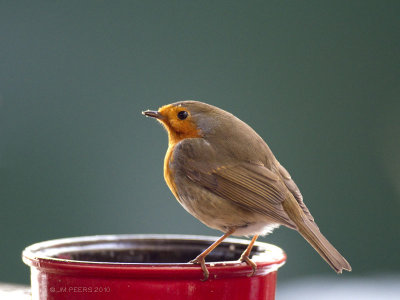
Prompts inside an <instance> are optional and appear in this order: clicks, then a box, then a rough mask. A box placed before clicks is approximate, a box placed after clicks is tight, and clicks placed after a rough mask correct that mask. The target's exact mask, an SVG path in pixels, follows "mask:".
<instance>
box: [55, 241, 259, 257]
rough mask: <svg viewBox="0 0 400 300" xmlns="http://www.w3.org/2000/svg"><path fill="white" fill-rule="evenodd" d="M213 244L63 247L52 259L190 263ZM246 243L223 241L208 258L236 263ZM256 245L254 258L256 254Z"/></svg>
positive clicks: (157, 243) (106, 244)
mask: <svg viewBox="0 0 400 300" xmlns="http://www.w3.org/2000/svg"><path fill="white" fill-rule="evenodd" d="M211 244H212V241H204V240H184V241H182V240H134V241H121V242H115V241H114V242H98V243H89V244H88V243H82V244H74V245H69V246H67V245H63V246H62V247H61V246H60V247H59V249H58V248H53V249H52V255H51V257H54V258H62V259H69V260H76V261H89V262H109V263H187V262H189V261H190V260H192V259H194V258H195V257H196V256H197V255H199V254H200V253H201V252H202V251H204V250H205V249H206V248H207V247H208V246H210V245H211ZM246 247H247V245H246V244H239V243H230V242H223V243H221V244H220V245H219V246H218V247H217V248H216V249H214V250H213V251H212V252H211V253H210V254H209V255H208V256H207V258H206V261H208V262H216V261H235V260H238V259H239V258H240V255H241V254H242V253H243V251H244V250H245V249H246ZM258 251H260V250H259V249H258V246H254V247H253V250H252V253H251V256H252V255H254V254H256V253H257V252H258Z"/></svg>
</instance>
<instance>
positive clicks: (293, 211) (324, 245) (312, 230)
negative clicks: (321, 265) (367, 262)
mask: <svg viewBox="0 0 400 300" xmlns="http://www.w3.org/2000/svg"><path fill="white" fill-rule="evenodd" d="M282 204H283V208H284V210H285V211H286V213H287V214H288V216H289V217H290V219H291V220H292V221H293V222H294V224H295V225H296V227H297V230H298V231H299V233H300V234H301V235H302V236H303V237H304V238H305V239H306V240H307V242H308V243H309V244H310V245H311V246H312V247H313V248H314V249H315V250H316V251H317V252H318V253H319V255H321V257H322V258H323V259H324V260H325V261H326V262H327V263H328V264H329V265H330V266H331V267H332V269H334V270H335V271H336V273H342V271H343V270H347V271H351V266H350V264H349V263H348V262H347V260H346V259H345V258H344V257H343V256H342V255H341V254H340V253H339V251H337V250H336V249H335V247H333V245H332V244H331V243H330V242H329V241H328V240H327V239H326V238H325V237H324V236H323V235H322V233H321V232H320V231H319V228H318V226H317V224H315V222H314V221H313V219H312V217H311V219H310V218H309V217H307V216H306V215H305V213H304V212H303V210H302V209H301V207H300V206H299V205H298V203H297V202H296V200H295V199H294V198H293V197H288V198H287V199H285V201H284V202H283V203H282Z"/></svg>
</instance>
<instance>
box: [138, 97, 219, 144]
mask: <svg viewBox="0 0 400 300" xmlns="http://www.w3.org/2000/svg"><path fill="white" fill-rule="evenodd" d="M218 111H222V110H220V109H218V108H216V107H214V106H212V105H209V104H206V103H202V102H198V101H180V102H176V103H172V104H168V105H164V106H162V107H160V108H159V109H158V111H154V110H146V111H144V112H142V113H143V115H145V116H147V117H152V118H155V119H157V120H158V121H159V122H160V123H161V124H162V125H164V127H165V129H166V130H167V132H168V138H169V144H170V145H171V144H172V145H174V144H176V143H178V142H180V141H181V140H183V139H186V138H202V137H204V136H205V135H207V134H209V133H211V132H212V129H213V128H215V127H216V126H217V123H216V122H217V121H218V117H217V115H216V114H218Z"/></svg>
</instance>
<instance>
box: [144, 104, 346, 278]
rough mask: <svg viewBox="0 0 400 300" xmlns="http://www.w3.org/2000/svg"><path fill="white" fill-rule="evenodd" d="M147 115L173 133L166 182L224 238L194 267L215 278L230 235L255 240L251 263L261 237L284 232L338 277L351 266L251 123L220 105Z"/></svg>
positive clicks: (244, 257) (165, 108) (173, 106)
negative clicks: (212, 264) (212, 258)
mask: <svg viewBox="0 0 400 300" xmlns="http://www.w3.org/2000/svg"><path fill="white" fill-rule="evenodd" d="M143 114H144V115H146V116H148V117H152V118H156V119H157V120H158V121H160V123H161V124H162V125H163V126H164V127H165V129H166V130H167V132H168V140H169V142H168V150H167V153H166V155H165V159H164V178H165V181H166V183H167V185H168V187H169V188H170V189H171V192H172V193H173V194H174V196H175V197H176V199H177V200H178V201H179V203H180V204H181V205H182V206H183V207H184V208H185V209H186V210H187V211H188V212H189V213H190V214H192V215H193V216H194V217H196V218H197V219H199V220H200V221H201V222H203V223H204V224H205V225H207V226H209V227H211V228H214V229H217V230H220V231H222V232H224V235H223V236H222V237H221V238H219V239H218V240H217V241H216V242H215V243H213V244H212V245H211V246H210V247H209V248H207V249H206V250H205V251H204V252H202V253H201V254H200V255H198V256H197V257H196V258H195V259H194V260H192V261H191V262H192V263H197V264H200V265H201V268H202V270H203V273H204V280H206V279H207V278H208V276H209V272H208V270H207V267H206V265H205V257H206V256H207V255H208V254H209V253H210V252H211V251H212V250H213V249H214V248H215V247H217V246H218V244H220V243H221V242H222V241H223V240H224V239H225V238H226V237H228V236H229V235H238V236H242V235H244V236H249V235H253V238H252V240H251V242H250V243H249V246H248V247H247V249H246V250H245V251H244V252H243V254H242V256H241V257H240V260H241V261H244V262H246V263H247V264H248V265H250V266H251V267H252V268H253V273H252V274H254V272H255V271H256V264H255V263H254V262H252V261H251V260H250V258H249V255H250V252H251V249H252V247H253V244H254V242H255V241H256V239H257V237H258V236H259V235H264V234H267V233H269V232H271V231H272V230H273V229H274V228H277V227H278V226H280V225H285V226H286V227H289V228H291V229H294V230H297V231H298V232H299V233H300V234H301V235H302V236H303V237H304V238H305V239H306V240H307V242H309V243H310V244H311V246H312V247H313V248H314V249H315V250H316V251H317V252H318V253H319V254H320V255H321V257H322V258H323V259H324V260H325V261H326V262H327V263H328V264H329V265H330V266H331V267H332V268H333V269H334V270H335V271H336V272H337V273H341V272H342V270H347V271H351V266H350V264H349V263H348V262H347V261H346V259H345V258H344V257H343V256H342V255H341V254H340V253H339V252H338V251H337V250H336V249H335V248H334V247H333V246H332V244H331V243H330V242H329V241H328V240H327V239H326V238H325V237H324V236H323V235H322V233H321V232H320V230H319V228H318V226H317V224H316V223H315V221H314V218H313V217H312V215H311V213H310V211H309V210H308V208H307V207H306V205H305V204H304V202H303V196H302V195H301V193H300V190H299V189H298V187H297V185H296V183H295V182H294V181H293V179H292V178H291V177H290V174H289V173H288V171H287V170H286V169H285V168H284V167H283V166H282V165H281V164H280V163H279V162H278V160H277V159H276V158H275V156H274V154H273V153H272V151H271V150H270V148H269V147H268V145H267V144H266V142H264V140H263V139H262V138H261V137H260V136H259V135H258V134H257V133H256V132H255V131H254V130H253V129H252V128H251V127H250V126H249V125H247V124H246V123H244V122H243V121H241V120H240V119H238V118H237V117H235V116H234V115H232V114H230V113H229V112H227V111H225V110H222V109H220V108H217V107H215V106H212V105H209V104H206V103H202V102H198V101H180V102H176V103H172V104H169V105H165V106H162V107H161V108H160V109H159V110H158V111H151V110H147V111H144V112H143Z"/></svg>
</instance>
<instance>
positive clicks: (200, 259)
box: [190, 229, 235, 281]
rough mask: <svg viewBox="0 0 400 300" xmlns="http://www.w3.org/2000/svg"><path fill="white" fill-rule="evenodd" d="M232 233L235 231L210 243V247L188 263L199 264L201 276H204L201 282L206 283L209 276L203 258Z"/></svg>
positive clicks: (231, 230) (232, 230)
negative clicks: (201, 271)
mask: <svg viewBox="0 0 400 300" xmlns="http://www.w3.org/2000/svg"><path fill="white" fill-rule="evenodd" d="M234 231H235V229H230V230H229V231H228V232H226V233H225V234H224V235H223V236H221V237H220V238H219V239H218V240H216V241H215V242H214V243H212V244H211V246H210V247H208V248H207V249H206V250H204V251H203V252H202V253H200V254H199V255H198V256H197V257H196V258H195V259H193V260H191V261H190V263H193V264H200V266H201V269H202V270H203V275H204V278H203V279H202V281H206V280H207V279H208V276H209V275H210V273H209V272H208V270H207V267H206V261H205V257H206V256H207V255H208V254H210V252H211V251H213V250H214V249H215V248H216V247H217V246H218V245H219V244H221V243H222V241H223V240H224V239H226V238H227V237H228V236H230V235H231V234H232V233H233V232H234Z"/></svg>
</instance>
